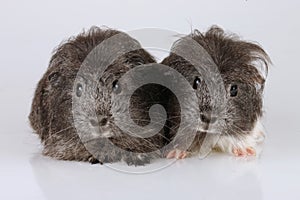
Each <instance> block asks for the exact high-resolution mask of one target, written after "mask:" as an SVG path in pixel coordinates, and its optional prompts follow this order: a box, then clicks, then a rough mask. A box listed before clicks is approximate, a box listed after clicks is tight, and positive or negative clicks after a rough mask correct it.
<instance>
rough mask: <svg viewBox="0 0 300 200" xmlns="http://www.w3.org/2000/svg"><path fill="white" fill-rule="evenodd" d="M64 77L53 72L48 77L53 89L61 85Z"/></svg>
mask: <svg viewBox="0 0 300 200" xmlns="http://www.w3.org/2000/svg"><path fill="white" fill-rule="evenodd" d="M61 80H62V77H61V74H60V73H59V72H52V73H51V74H49V75H48V81H49V83H50V85H51V86H52V87H57V86H58V85H59V84H60V83H61Z"/></svg>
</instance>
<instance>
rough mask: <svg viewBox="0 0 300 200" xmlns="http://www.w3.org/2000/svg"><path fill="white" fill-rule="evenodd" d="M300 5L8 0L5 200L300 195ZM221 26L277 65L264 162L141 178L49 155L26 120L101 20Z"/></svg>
mask: <svg viewBox="0 0 300 200" xmlns="http://www.w3.org/2000/svg"><path fill="white" fill-rule="evenodd" d="M299 10H300V2H299V1H296V0H294V1H293V0H290V1H276V0H247V1H245V0H223V1H217V0H206V1H202V0H197V1H178V0H172V1H155V0H151V1H141V0H131V1H126V0H120V1H109V0H107V1H82V2H76V3H75V2H74V1H56V0H53V1H48V2H43V1H33V0H28V1H11V0H7V1H4V0H1V1H0V30H1V31H0V51H1V52H0V58H1V59H0V61H1V62H0V67H1V73H0V93H1V98H0V102H1V103H0V113H1V114H0V159H1V160H0V163H1V164H0V188H1V190H0V199H58V198H60V199H66V198H67V197H72V198H73V199H81V198H83V197H88V196H90V197H93V198H99V199H100V198H104V197H107V198H110V199H111V198H118V199H119V198H126V199H127V198H131V199H154V198H157V199H158V198H159V199H161V198H173V199H179V198H188V199H218V198H221V197H222V199H224V198H225V199H227V198H228V199H241V198H244V199H283V198H289V199H299V198H300V194H299V185H300V183H299V182H300V181H299V180H300V159H299V158H300V156H299V153H300V145H299V142H300V127H299V120H300V112H299V111H300V103H299V97H300V89H299V88H298V85H299V83H300V78H299V74H300V67H299V66H298V63H297V60H298V58H299V54H300V51H299V49H298V47H299V45H300V43H299V36H300V24H299V18H300V14H299ZM214 24H216V25H219V26H221V27H223V28H224V29H225V30H229V31H232V32H234V33H237V34H239V35H240V36H242V38H244V39H246V40H252V41H257V42H259V43H260V44H261V45H262V46H263V47H264V48H265V50H266V51H267V52H268V53H269V55H270V57H271V59H272V61H273V63H274V65H273V66H271V68H270V73H269V77H268V80H267V86H266V88H265V111H266V114H265V120H264V121H265V126H266V130H267V134H268V136H267V140H266V144H265V147H264V151H263V153H262V155H261V157H260V158H259V159H254V160H253V159H252V160H241V159H235V158H232V157H230V156H227V155H226V156H225V155H213V156H211V157H210V158H208V159H206V160H203V161H199V160H198V159H186V160H183V161H180V162H177V163H175V165H172V166H171V167H168V168H167V169H164V170H162V171H159V172H156V173H153V174H146V175H140V176H138V175H129V174H122V173H119V172H115V171H113V170H111V169H108V168H106V167H103V166H102V167H101V166H100V167H99V166H90V165H88V164H84V163H73V162H58V161H54V160H52V159H48V158H45V157H43V156H41V155H40V147H39V141H38V139H37V137H36V136H35V135H33V134H32V131H31V129H30V127H29V126H28V119H27V116H28V114H29V110H30V104H31V100H32V97H33V92H34V89H35V86H36V83H37V82H38V80H39V79H40V78H41V76H42V74H43V73H44V72H45V70H46V67H47V65H48V61H49V59H50V56H51V52H52V50H53V49H54V47H56V46H57V45H58V44H59V43H60V42H61V41H62V40H63V39H66V38H68V37H69V36H72V35H75V34H77V33H79V32H80V31H82V29H83V28H89V27H90V26H92V25H98V26H102V25H106V26H108V27H111V28H117V29H120V30H123V31H131V30H134V29H140V28H147V27H154V28H162V29H169V30H173V31H175V32H179V33H182V34H188V33H189V32H190V30H191V29H192V28H197V29H199V30H201V31H205V30H206V29H207V28H208V27H210V26H211V25H214ZM158 59H162V58H158ZM288 196H289V197H288Z"/></svg>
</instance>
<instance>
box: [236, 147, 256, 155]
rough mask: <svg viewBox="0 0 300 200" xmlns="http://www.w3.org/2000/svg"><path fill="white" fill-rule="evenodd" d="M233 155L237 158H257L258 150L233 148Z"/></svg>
mask: <svg viewBox="0 0 300 200" xmlns="http://www.w3.org/2000/svg"><path fill="white" fill-rule="evenodd" d="M232 153H233V155H234V156H236V157H245V156H256V150H255V149H254V148H253V147H246V148H235V147H234V148H233V149H232Z"/></svg>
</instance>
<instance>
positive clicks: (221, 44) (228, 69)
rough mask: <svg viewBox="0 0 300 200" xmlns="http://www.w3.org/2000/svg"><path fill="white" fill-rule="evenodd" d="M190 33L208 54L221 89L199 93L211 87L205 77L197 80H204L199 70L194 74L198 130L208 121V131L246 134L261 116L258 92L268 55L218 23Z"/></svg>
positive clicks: (260, 89) (263, 79)
mask: <svg viewBox="0 0 300 200" xmlns="http://www.w3.org/2000/svg"><path fill="white" fill-rule="evenodd" d="M190 36H191V37H192V39H193V40H195V41H196V42H197V43H198V44H200V45H201V46H202V47H203V48H204V49H205V50H206V51H207V53H208V54H209V55H210V56H211V58H212V60H213V61H214V63H215V64H216V66H217V68H218V71H219V73H220V76H221V77H222V79H223V85H224V90H225V92H222V93H220V94H213V95H215V96H214V98H213V97H212V95H207V94H203V93H207V92H210V93H211V91H209V90H208V89H207V84H206V83H205V81H201V80H204V79H203V78H201V74H198V75H197V74H195V75H194V81H193V87H194V89H196V90H197V93H200V95H199V104H200V119H201V122H202V125H201V127H200V128H199V130H200V131H205V130H203V129H205V125H209V126H210V130H211V131H212V132H218V133H224V134H229V135H237V136H238V135H241V134H248V133H249V132H251V131H252V129H253V128H254V126H255V124H256V122H257V120H258V119H259V118H260V117H261V116H262V104H263V103H262V93H263V89H264V84H265V76H266V74H267V71H268V64H269V63H270V59H269V57H268V55H267V54H266V52H265V51H264V50H263V49H262V48H261V47H260V46H259V45H257V44H254V43H251V42H246V41H242V40H240V39H239V38H238V37H237V36H235V35H229V34H226V33H224V31H223V30H222V29H220V28H218V27H212V28H210V29H209V30H208V31H207V32H206V33H204V34H201V33H200V32H198V31H195V32H194V33H192V34H191V35H190ZM206 78H209V77H206ZM218 95H222V97H219V96H218ZM203 97H204V98H203ZM217 101H224V102H218V103H216V102H217ZM214 111H217V112H214Z"/></svg>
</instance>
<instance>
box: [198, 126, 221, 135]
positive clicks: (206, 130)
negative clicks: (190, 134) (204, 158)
mask: <svg viewBox="0 0 300 200" xmlns="http://www.w3.org/2000/svg"><path fill="white" fill-rule="evenodd" d="M206 133H208V134H218V133H219V132H218V131H217V130H215V129H209V128H203V127H201V126H199V127H198V128H197V134H199V135H201V134H206Z"/></svg>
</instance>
